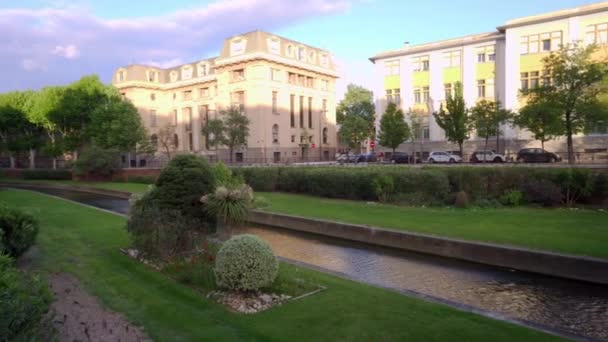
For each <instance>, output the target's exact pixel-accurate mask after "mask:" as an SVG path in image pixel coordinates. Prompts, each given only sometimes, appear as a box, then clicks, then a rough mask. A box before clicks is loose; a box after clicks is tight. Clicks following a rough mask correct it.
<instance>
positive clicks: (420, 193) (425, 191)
mask: <svg viewBox="0 0 608 342" xmlns="http://www.w3.org/2000/svg"><path fill="white" fill-rule="evenodd" d="M233 172H234V173H235V174H240V175H242V176H243V177H244V179H245V181H246V182H247V184H249V185H250V186H251V187H252V188H253V189H254V190H255V191H282V192H293V193H301V194H307V195H312V196H320V197H329V198H343V199H351V200H364V201H369V200H378V199H379V198H378V194H377V191H375V190H376V189H375V187H374V179H377V178H378V177H379V176H387V177H390V178H391V179H392V181H393V190H392V191H393V193H391V194H388V195H390V197H391V198H393V199H394V201H396V202H400V203H405V204H412V205H416V204H418V205H432V204H448V205H451V204H453V203H454V200H455V196H456V193H458V192H460V191H464V192H466V193H467V195H468V197H469V199H470V200H471V201H472V202H478V201H494V202H497V201H499V200H500V199H501V198H502V197H503V196H504V195H505V194H506V193H508V192H510V191H514V190H517V191H521V192H522V194H523V195H524V197H525V198H530V197H532V196H528V195H530V194H527V193H526V190H531V187H530V186H529V184H530V183H534V182H539V181H540V180H543V182H545V183H546V184H553V185H554V186H555V187H557V188H558V189H560V191H561V192H562V193H563V195H564V202H567V201H566V200H565V198H566V194H568V193H572V192H573V191H574V192H575V193H576V194H577V200H578V201H579V202H589V201H591V200H593V201H594V202H598V203H599V202H601V200H602V199H605V198H606V196H608V194H606V189H605V188H608V185H607V184H608V181H607V180H606V176H605V175H603V174H596V173H593V172H591V171H590V170H586V169H569V168H529V167H528V168H527V167H492V168H490V167H484V168H480V167H465V166H455V167H423V168H403V167H394V166H371V167H356V168H355V167H245V168H235V169H234V171H233ZM572 179H576V180H577V181H576V182H573V181H572ZM567 180H570V181H568V182H567ZM547 182H549V183H547ZM583 185H584V186H585V188H583ZM589 185H590V186H591V188H590V189H589V188H588V186H589ZM384 195H387V194H384ZM598 197H600V198H598ZM570 204H572V203H570Z"/></svg>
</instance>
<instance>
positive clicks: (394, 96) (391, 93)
mask: <svg viewBox="0 0 608 342" xmlns="http://www.w3.org/2000/svg"><path fill="white" fill-rule="evenodd" d="M400 93H401V89H387V90H386V101H387V102H389V103H394V104H396V105H397V106H399V105H401V94H400Z"/></svg>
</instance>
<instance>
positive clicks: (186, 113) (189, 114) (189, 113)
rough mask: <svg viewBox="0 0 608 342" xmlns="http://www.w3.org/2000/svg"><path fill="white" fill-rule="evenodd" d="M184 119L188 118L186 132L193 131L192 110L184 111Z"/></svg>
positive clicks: (187, 108)
mask: <svg viewBox="0 0 608 342" xmlns="http://www.w3.org/2000/svg"><path fill="white" fill-rule="evenodd" d="M182 117H184V118H186V131H191V130H192V108H190V107H186V108H183V109H182Z"/></svg>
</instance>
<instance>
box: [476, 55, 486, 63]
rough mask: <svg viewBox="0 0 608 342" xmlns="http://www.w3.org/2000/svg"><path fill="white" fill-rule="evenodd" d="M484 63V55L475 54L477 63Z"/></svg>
mask: <svg viewBox="0 0 608 342" xmlns="http://www.w3.org/2000/svg"><path fill="white" fill-rule="evenodd" d="M485 62H486V54H485V53H478V54H477V63H485Z"/></svg>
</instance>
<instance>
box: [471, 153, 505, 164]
mask: <svg viewBox="0 0 608 342" xmlns="http://www.w3.org/2000/svg"><path fill="white" fill-rule="evenodd" d="M484 161H485V162H486V163H504V162H506V161H507V158H505V156H504V155H502V154H498V153H496V152H494V151H475V152H474V153H473V154H472V155H471V163H483V162H484Z"/></svg>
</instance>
